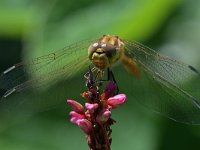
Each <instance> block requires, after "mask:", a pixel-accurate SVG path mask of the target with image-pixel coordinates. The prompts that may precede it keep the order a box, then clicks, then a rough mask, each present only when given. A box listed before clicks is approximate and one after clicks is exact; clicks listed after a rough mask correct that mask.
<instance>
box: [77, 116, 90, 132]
mask: <svg viewBox="0 0 200 150" xmlns="http://www.w3.org/2000/svg"><path fill="white" fill-rule="evenodd" d="M76 124H77V125H78V126H79V127H80V128H81V130H83V132H85V133H86V134H87V135H89V134H90V132H91V130H92V123H91V122H90V121H89V120H87V119H78V120H77V121H76Z"/></svg>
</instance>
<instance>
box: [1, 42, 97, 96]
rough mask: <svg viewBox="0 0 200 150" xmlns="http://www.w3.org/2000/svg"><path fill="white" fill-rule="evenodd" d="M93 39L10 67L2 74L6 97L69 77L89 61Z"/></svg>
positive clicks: (2, 86)
mask: <svg viewBox="0 0 200 150" xmlns="http://www.w3.org/2000/svg"><path fill="white" fill-rule="evenodd" d="M93 41H94V40H87V41H82V42H79V43H76V44H73V45H71V46H68V47H65V48H63V49H60V50H57V51H55V52H53V53H50V54H47V55H43V56H41V57H37V58H33V59H32V60H30V61H28V62H22V63H19V64H16V65H14V66H12V67H10V68H8V69H7V70H5V71H4V72H3V73H2V74H1V76H0V88H2V89H6V90H7V92H6V93H5V94H4V97H7V96H9V95H11V94H12V93H14V92H17V91H21V90H24V89H27V88H38V87H41V86H43V85H48V86H49V85H50V84H54V83H56V82H57V81H59V80H61V79H67V78H69V77H70V76H72V75H73V74H75V73H76V72H78V71H80V70H81V69H83V68H84V66H86V64H87V63H89V60H88V56H87V49H88V47H89V46H90V44H91V43H92V42H93Z"/></svg>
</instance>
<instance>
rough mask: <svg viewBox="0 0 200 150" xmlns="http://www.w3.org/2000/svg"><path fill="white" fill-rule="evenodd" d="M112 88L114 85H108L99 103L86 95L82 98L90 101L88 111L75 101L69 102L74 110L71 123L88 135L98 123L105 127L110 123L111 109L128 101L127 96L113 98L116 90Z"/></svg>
mask: <svg viewBox="0 0 200 150" xmlns="http://www.w3.org/2000/svg"><path fill="white" fill-rule="evenodd" d="M112 87H113V83H110V84H108V86H107V88H106V90H105V91H104V92H103V93H102V94H101V96H100V98H99V101H97V102H93V101H91V100H90V98H89V94H88V93H84V94H83V95H82V96H83V97H87V98H88V99H89V102H86V103H85V108H86V111H85V110H84V107H83V106H82V105H81V104H80V103H78V102H76V101H74V100H67V103H68V104H69V105H70V106H71V107H72V109H73V111H71V112H70V116H71V120H70V121H71V122H72V123H75V124H77V125H78V126H79V127H80V128H81V129H82V130H83V131H84V132H85V133H86V134H87V135H89V134H90V133H91V131H92V129H93V126H94V125H95V124H96V123H98V124H99V125H100V126H103V125H104V124H105V123H106V122H107V121H108V119H109V118H110V116H111V109H115V108H118V107H120V106H122V105H124V104H125V102H126V99H127V97H126V95H125V94H118V95H115V96H112V95H113V93H114V92H115V90H116V89H114V88H112ZM111 96H112V97H111Z"/></svg>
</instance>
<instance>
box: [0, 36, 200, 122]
mask: <svg viewBox="0 0 200 150" xmlns="http://www.w3.org/2000/svg"><path fill="white" fill-rule="evenodd" d="M117 62H121V63H122V64H123V65H124V67H125V68H126V69H127V70H128V72H130V73H131V74H132V75H134V76H135V78H137V79H138V80H142V79H143V78H146V79H147V81H149V84H150V86H143V87H142V88H141V89H137V91H142V92H141V97H140V98H136V99H137V100H138V101H140V102H141V103H143V104H145V105H146V106H148V107H151V108H153V109H154V110H155V111H157V112H160V113H162V114H164V115H165V116H167V117H169V118H171V119H173V120H175V121H179V122H183V123H189V124H200V94H199V95H198V94H196V95H195V94H194V95H193V92H194V91H193V88H192V87H193V84H192V83H194V82H195V85H198V81H200V73H199V72H198V70H197V69H195V68H194V67H192V66H190V65H186V64H184V63H182V62H179V61H177V60H174V59H171V58H169V57H167V56H162V55H160V54H158V53H157V52H155V51H154V50H152V49H150V48H148V47H146V46H144V45H142V44H140V43H138V42H135V41H129V40H122V39H120V38H119V37H118V36H110V35H104V36H103V37H101V38H99V39H97V40H88V41H83V42H79V43H76V44H73V45H71V46H67V47H65V48H63V49H60V50H57V51H55V52H53V53H50V54H47V55H43V56H41V57H37V58H33V59H32V60H30V61H27V62H21V63H19V64H16V65H14V66H12V67H10V68H8V69H7V70H5V71H4V72H3V73H2V74H1V76H0V88H2V89H6V90H7V92H6V93H5V94H4V95H3V98H2V100H3V101H5V100H6V98H7V97H9V96H10V95H12V94H13V93H16V92H20V91H23V90H25V89H28V88H38V87H41V86H43V85H45V84H49V83H52V84H53V83H55V82H56V81H58V80H61V79H68V78H69V77H70V76H72V75H74V74H76V73H77V72H78V71H79V70H81V69H82V68H84V67H85V66H89V65H91V64H93V65H94V67H95V68H96V69H97V70H98V71H99V72H104V71H105V70H106V69H108V68H112V66H113V65H114V64H116V63H117ZM85 68H86V67H85ZM124 80H126V79H124ZM133 84H134V83H133ZM188 85H189V86H188ZM133 86H134V85H133ZM133 90H134V89H133ZM197 93H198V92H197ZM145 95H146V96H145Z"/></svg>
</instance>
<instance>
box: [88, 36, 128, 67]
mask: <svg viewBox="0 0 200 150" xmlns="http://www.w3.org/2000/svg"><path fill="white" fill-rule="evenodd" d="M123 49H124V43H123V42H122V40H121V39H120V38H119V37H117V36H110V35H104V36H103V37H102V38H101V39H100V40H99V41H97V42H95V43H93V44H91V45H90V47H89V49H88V56H89V59H90V60H92V63H93V64H94V65H96V67H98V68H99V69H101V70H104V69H106V68H108V67H110V66H112V65H113V64H115V63H116V62H117V61H118V60H119V59H120V58H121V56H122V52H123Z"/></svg>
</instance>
